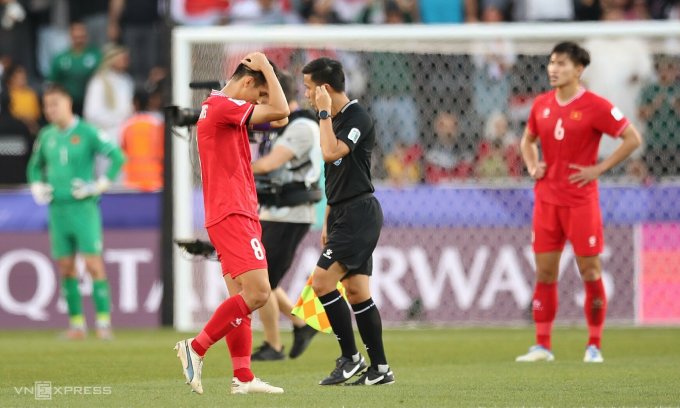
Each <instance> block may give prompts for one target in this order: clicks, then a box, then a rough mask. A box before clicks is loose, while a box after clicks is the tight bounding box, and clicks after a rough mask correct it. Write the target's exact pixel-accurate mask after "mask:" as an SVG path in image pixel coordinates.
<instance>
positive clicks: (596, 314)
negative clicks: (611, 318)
mask: <svg viewBox="0 0 680 408" xmlns="http://www.w3.org/2000/svg"><path fill="white" fill-rule="evenodd" d="M584 284H585V288H586V301H585V305H584V311H585V314H586V321H587V322H588V332H589V334H590V335H589V338H588V345H589V346H590V345H593V346H595V347H597V348H598V349H599V348H600V341H601V339H602V329H603V328H604V317H605V314H606V313H607V295H606V294H605V293H604V284H603V283H602V278H600V279H598V280H596V281H592V282H584Z"/></svg>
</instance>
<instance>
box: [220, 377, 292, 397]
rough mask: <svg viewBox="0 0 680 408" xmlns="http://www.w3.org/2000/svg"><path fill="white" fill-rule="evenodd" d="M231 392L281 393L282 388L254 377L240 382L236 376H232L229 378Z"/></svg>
mask: <svg viewBox="0 0 680 408" xmlns="http://www.w3.org/2000/svg"><path fill="white" fill-rule="evenodd" d="M231 393H232V394H254V393H264V394H283V388H280V387H274V386H273V385H269V384H267V383H266V382H264V381H262V380H260V379H259V378H257V377H255V378H253V380H252V381H249V382H242V381H239V379H238V378H236V377H234V378H232V380H231Z"/></svg>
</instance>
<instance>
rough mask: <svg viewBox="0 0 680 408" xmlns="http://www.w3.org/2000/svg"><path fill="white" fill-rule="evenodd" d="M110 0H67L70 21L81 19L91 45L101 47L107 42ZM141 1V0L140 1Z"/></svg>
mask: <svg viewBox="0 0 680 408" xmlns="http://www.w3.org/2000/svg"><path fill="white" fill-rule="evenodd" d="M109 2H110V0H68V3H69V11H70V14H71V21H81V22H82V23H83V24H84V25H85V28H86V30H87V35H88V38H89V39H90V44H92V46H94V47H97V48H101V47H103V46H104V45H105V44H106V43H107V42H108V38H107V30H106V29H107V24H108V21H109V19H108V14H109ZM140 2H141V1H140Z"/></svg>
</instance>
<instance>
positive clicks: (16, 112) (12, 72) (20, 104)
mask: <svg viewBox="0 0 680 408" xmlns="http://www.w3.org/2000/svg"><path fill="white" fill-rule="evenodd" d="M3 82H4V84H3V86H2V88H4V89H6V92H7V93H8V94H9V96H10V99H11V101H12V103H11V105H10V111H11V112H12V116H14V117H15V118H17V119H19V120H21V121H22V122H24V124H26V126H27V127H28V128H29V129H30V131H31V134H34V135H35V134H37V133H38V130H39V129H40V128H39V125H38V120H39V119H40V100H39V99H38V94H37V93H36V92H35V91H34V90H33V89H32V88H31V87H30V86H28V75H27V73H26V69H25V68H24V67H23V66H21V65H12V66H10V67H9V69H7V71H6V72H5V74H4V75H3Z"/></svg>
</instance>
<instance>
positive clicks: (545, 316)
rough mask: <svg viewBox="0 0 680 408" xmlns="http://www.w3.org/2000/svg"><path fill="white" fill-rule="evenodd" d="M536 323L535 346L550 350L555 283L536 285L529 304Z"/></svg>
mask: <svg viewBox="0 0 680 408" xmlns="http://www.w3.org/2000/svg"><path fill="white" fill-rule="evenodd" d="M531 307H532V310H533V313H534V322H536V344H538V345H540V346H543V347H545V348H547V349H548V350H550V334H551V331H552V325H553V321H554V320H555V314H556V313H557V283H541V282H537V283H536V290H535V291H534V299H533V301H532V303H531Z"/></svg>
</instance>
